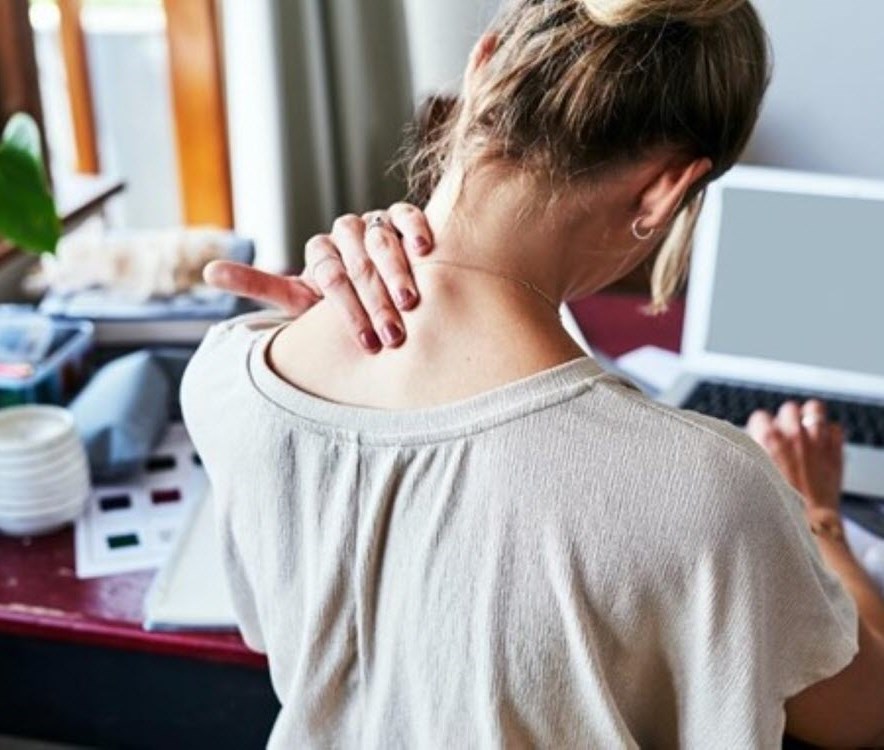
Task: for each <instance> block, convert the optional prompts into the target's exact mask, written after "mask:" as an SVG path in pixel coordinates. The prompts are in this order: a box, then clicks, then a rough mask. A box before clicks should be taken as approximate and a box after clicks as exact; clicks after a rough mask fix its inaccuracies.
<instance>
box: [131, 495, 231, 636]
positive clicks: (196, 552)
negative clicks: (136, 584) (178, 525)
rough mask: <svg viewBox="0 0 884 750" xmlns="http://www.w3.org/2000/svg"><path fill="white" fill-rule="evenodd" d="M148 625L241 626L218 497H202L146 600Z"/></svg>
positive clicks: (186, 627)
mask: <svg viewBox="0 0 884 750" xmlns="http://www.w3.org/2000/svg"><path fill="white" fill-rule="evenodd" d="M144 618H145V619H144V628H145V630H236V629H237V625H236V616H235V614H234V610H233V602H232V600H231V598H230V592H229V590H228V588H227V579H226V577H225V574H224V567H223V564H222V562H221V548H220V545H219V542H218V537H217V534H216V532H215V515H214V512H213V503H212V498H211V495H210V494H209V492H208V491H207V492H206V494H205V495H204V497H202V498H200V499H197V501H196V506H195V507H194V508H193V510H192V512H191V514H190V517H189V519H188V522H187V523H186V524H185V527H184V529H183V530H182V532H181V534H180V536H179V537H178V542H177V543H176V544H175V549H174V550H173V551H172V554H171V555H170V556H169V559H168V560H167V561H166V564H165V565H164V566H163V567H162V568H161V570H160V571H159V572H158V573H157V575H156V578H154V581H153V583H152V584H151V587H150V590H149V591H148V593H147V598H146V599H145V602H144Z"/></svg>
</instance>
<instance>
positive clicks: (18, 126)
mask: <svg viewBox="0 0 884 750" xmlns="http://www.w3.org/2000/svg"><path fill="white" fill-rule="evenodd" d="M0 141H2V142H3V143H4V144H6V143H8V144H11V145H13V146H15V147H17V148H20V149H21V150H22V151H26V152H27V153H29V154H30V155H31V156H33V157H34V158H35V159H36V160H37V161H38V162H40V165H41V169H42V165H43V146H42V144H41V143H40V129H39V128H38V127H37V123H36V122H35V121H34V118H33V117H31V116H30V115H28V114H25V113H24V112H16V113H15V114H14V115H13V116H12V117H10V118H9V122H7V123H6V127H5V128H3V137H2V138H0Z"/></svg>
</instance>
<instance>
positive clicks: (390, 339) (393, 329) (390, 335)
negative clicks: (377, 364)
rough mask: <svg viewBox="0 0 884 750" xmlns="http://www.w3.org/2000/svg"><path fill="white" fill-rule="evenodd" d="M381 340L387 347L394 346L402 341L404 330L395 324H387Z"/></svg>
mask: <svg viewBox="0 0 884 750" xmlns="http://www.w3.org/2000/svg"><path fill="white" fill-rule="evenodd" d="M381 338H383V340H384V343H385V344H386V345H387V346H394V345H395V344H398V343H399V342H400V341H401V340H402V329H401V328H400V327H399V326H397V325H396V324H395V323H387V325H385V326H384V330H383V331H381Z"/></svg>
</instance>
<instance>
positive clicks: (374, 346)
mask: <svg viewBox="0 0 884 750" xmlns="http://www.w3.org/2000/svg"><path fill="white" fill-rule="evenodd" d="M359 341H360V342H361V343H362V345H363V346H364V347H365V348H366V349H368V351H370V352H376V351H377V350H378V349H380V348H381V340H380V339H379V338H378V335H377V334H376V333H375V332H374V331H363V332H362V333H360V334H359Z"/></svg>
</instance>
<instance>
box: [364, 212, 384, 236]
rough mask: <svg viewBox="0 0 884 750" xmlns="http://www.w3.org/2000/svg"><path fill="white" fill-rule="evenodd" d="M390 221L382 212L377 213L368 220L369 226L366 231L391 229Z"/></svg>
mask: <svg viewBox="0 0 884 750" xmlns="http://www.w3.org/2000/svg"><path fill="white" fill-rule="evenodd" d="M389 228H390V223H389V222H388V221H387V219H386V218H385V217H384V215H383V214H382V213H376V214H375V215H374V216H372V217H371V218H370V219H369V220H368V226H367V227H366V229H365V231H366V232H368V231H371V230H372V229H389Z"/></svg>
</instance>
